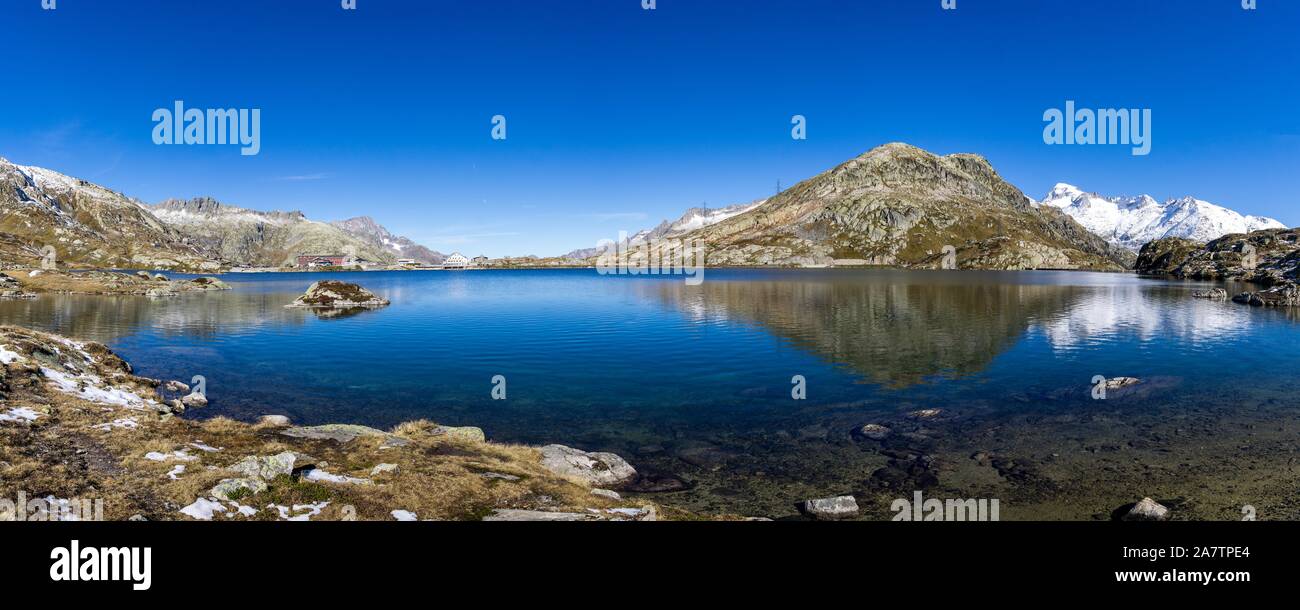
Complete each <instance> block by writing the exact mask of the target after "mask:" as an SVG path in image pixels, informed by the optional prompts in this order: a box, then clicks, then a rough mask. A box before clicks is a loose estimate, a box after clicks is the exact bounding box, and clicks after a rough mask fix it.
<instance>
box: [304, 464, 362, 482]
mask: <svg viewBox="0 0 1300 610" xmlns="http://www.w3.org/2000/svg"><path fill="white" fill-rule="evenodd" d="M303 476H305V477H306V479H307V480H308V481H324V482H326V483H350V484H354V485H369V484H371V483H373V482H374V481H371V480H370V479H362V478H358V477H349V476H346V475H338V474H330V473H328V472H325V471H324V470H321V469H319V468H312V469H311V470H308V471H307V473H306V474H305V475H303Z"/></svg>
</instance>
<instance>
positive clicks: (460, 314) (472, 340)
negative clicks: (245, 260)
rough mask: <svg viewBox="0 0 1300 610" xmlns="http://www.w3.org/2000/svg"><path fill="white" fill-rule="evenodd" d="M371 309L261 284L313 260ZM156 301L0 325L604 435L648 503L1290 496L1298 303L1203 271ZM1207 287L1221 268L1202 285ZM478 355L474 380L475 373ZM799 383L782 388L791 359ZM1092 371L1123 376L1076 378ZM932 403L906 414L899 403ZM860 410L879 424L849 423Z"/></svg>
mask: <svg viewBox="0 0 1300 610" xmlns="http://www.w3.org/2000/svg"><path fill="white" fill-rule="evenodd" d="M326 278H338V279H343V280H346V281H353V282H358V283H360V284H362V285H364V286H365V287H367V288H369V289H371V290H373V291H375V292H377V293H379V294H381V295H383V296H384V297H387V298H388V299H391V300H392V302H393V304H392V305H391V306H390V307H387V308H384V309H379V310H374V311H363V312H361V313H358V314H355V315H347V316H340V317H333V318H325V317H318V316H317V315H316V314H314V313H312V312H309V311H303V310H298V309H285V308H284V305H285V304H287V303H289V302H290V301H292V300H293V299H294V297H296V296H297V295H299V294H301V293H302V292H303V291H304V290H305V289H306V288H307V286H308V285H309V284H310V283H311V282H313V281H316V280H321V279H326ZM223 279H224V280H226V281H227V282H230V283H231V285H232V286H234V289H233V290H231V291H226V292H221V293H210V294H190V295H184V296H182V297H179V298H174V299H164V300H151V299H148V298H144V297H101V296H82V295H45V296H42V297H41V298H39V299H36V300H33V301H7V302H0V323H3V324H17V325H23V326H28V327H33V328H39V329H44V330H51V331H55V332H59V333H63V334H66V335H70V336H73V337H77V338H81V339H91V340H95V341H101V342H104V343H106V344H108V345H109V346H111V347H112V348H113V349H114V350H116V351H117V353H118V354H120V355H121V356H123V357H124V358H126V359H127V360H128V361H129V362H131V363H132V364H133V366H134V367H135V368H136V371H137V373H139V374H141V375H145V376H149V377H157V378H163V379H180V380H183V381H187V382H188V381H189V379H190V378H191V377H192V376H193V375H203V376H205V377H206V378H207V393H208V397H209V399H210V400H211V405H210V406H209V407H207V408H206V409H203V410H199V411H191V413H190V414H187V417H211V416H216V415H225V416H230V417H235V418H239V419H245V420H253V419H256V418H257V417H258V416H260V415H263V414H268V413H278V414H284V415H288V416H289V417H290V418H292V419H293V420H294V421H295V422H296V423H302V424H314V423H326V422H354V423H364V424H369V425H373V426H376V427H389V426H392V425H394V424H397V423H399V422H402V421H404V420H409V419H416V418H428V419H432V420H435V421H438V422H440V423H446V424H452V425H475V426H480V427H482V428H483V429H484V430H485V431H486V432H487V434H488V436H489V438H492V439H495V440H499V441H508V442H525V443H534V444H540V443H550V442H560V443H564V444H569V445H573V446H576V447H580V448H583V449H588V450H608V451H614V452H617V453H619V454H621V455H623V456H625V457H626V458H628V460H629V461H631V462H632V463H633V464H634V465H635V466H637V467H638V469H639V470H642V471H644V472H646V473H648V474H650V475H652V476H653V477H656V478H658V480H660V481H679V482H681V483H684V484H685V485H686V486H687V487H688V489H686V490H685V491H677V492H673V493H658V494H655V500H656V501H659V502H662V503H664V504H668V505H677V506H681V507H684V508H688V509H693V510H700V511H713V512H729V513H736V514H742V515H761V516H768V517H774V518H780V517H785V516H790V515H793V514H795V510H794V508H793V505H794V503H795V502H796V501H798V500H801V499H805V498H808V497H824V496H829V495H838V494H842V493H854V494H856V495H858V496H859V498H860V502H861V503H862V504H863V505H864V510H865V511H866V513H867V516H869V517H872V518H888V517H890V516H891V515H892V513H890V512H889V510H888V505H889V500H890V499H891V498H895V497H907V498H910V497H911V493H912V491H913V490H915V489H921V490H924V491H925V493H926V494H927V497H938V498H998V499H1000V501H1001V514H1002V517H1003V518H1004V519H1016V518H1024V519H1043V518H1046V519H1100V518H1108V516H1109V511H1111V510H1112V509H1114V508H1117V507H1119V506H1120V505H1122V504H1124V503H1126V502H1132V501H1135V500H1137V499H1139V498H1141V497H1142V496H1146V495H1149V496H1153V497H1156V498H1157V499H1161V500H1163V501H1167V502H1168V503H1169V504H1170V505H1171V506H1172V507H1173V508H1175V512H1176V514H1178V515H1179V516H1180V518H1203V519H1231V518H1235V516H1236V515H1238V514H1239V512H1240V506H1242V505H1244V504H1251V505H1252V506H1255V507H1257V510H1259V511H1260V513H1259V514H1260V518H1288V519H1295V518H1300V514H1298V513H1297V511H1300V508H1297V502H1296V493H1295V492H1294V491H1293V490H1294V482H1295V481H1296V479H1297V468H1296V465H1295V459H1294V456H1295V452H1296V451H1297V442H1296V439H1297V438H1300V436H1298V435H1297V433H1298V432H1300V430H1298V429H1297V428H1296V421H1297V419H1300V418H1297V411H1296V408H1297V407H1300V401H1298V400H1297V398H1296V392H1295V387H1296V384H1295V381H1296V378H1295V374H1296V371H1297V370H1298V369H1300V324H1297V322H1298V321H1300V320H1297V316H1296V315H1295V314H1289V313H1287V312H1285V311H1275V310H1263V309H1256V308H1250V307H1246V306H1241V305H1237V304H1234V303H1231V302H1226V303H1225V302H1215V301H1207V300H1201V299H1194V298H1191V296H1190V294H1191V292H1192V291H1193V290H1198V289H1204V288H1205V287H1206V286H1207V284H1204V283H1190V282H1178V281H1170V280H1164V279H1147V278H1138V277H1135V276H1132V275H1123V274H1098V273H1071V272H987V273H985V272H937V271H936V272H903V271H857V270H825V271H817V270H789V271H769V270H710V271H708V272H707V274H706V275H705V281H704V283H703V284H702V285H700V286H688V285H686V284H685V283H684V282H683V280H682V278H681V277H675V278H673V277H611V276H600V275H598V274H596V272H595V271H594V270H539V271H472V272H379V273H341V274H248V275H244V274H232V275H227V276H223ZM1228 288H1229V291H1230V292H1232V291H1233V290H1235V289H1236V288H1238V287H1237V286H1229V287H1228ZM495 375H503V376H505V378H506V383H507V386H506V390H507V399H506V400H493V399H492V395H491V391H492V388H493V383H492V378H493V376H495ZM795 375H801V376H803V378H804V379H805V380H806V389H807V398H806V399H805V400H794V399H792V397H791V388H792V383H791V379H792V377H794V376H795ZM1094 375H1105V376H1107V377H1115V376H1133V377H1139V378H1142V379H1143V380H1145V382H1144V383H1143V384H1142V385H1141V386H1138V387H1137V388H1136V389H1135V390H1132V391H1125V392H1119V393H1116V394H1115V395H1113V396H1110V397H1108V398H1107V400H1103V401H1098V400H1093V399H1092V397H1091V393H1090V380H1091V379H1092V378H1093V376H1094ZM930 408H936V409H942V412H941V413H940V414H939V415H938V416H937V417H933V418H917V417H913V416H910V415H908V413H910V412H912V411H915V410H918V409H930ZM865 423H880V424H883V425H886V426H889V427H890V428H891V429H893V434H892V435H891V436H890V437H889V438H887V439H885V440H883V441H872V440H870V439H862V438H855V437H854V436H853V435H852V434H851V431H852V430H853V429H855V428H856V427H858V426H861V425H862V424H865Z"/></svg>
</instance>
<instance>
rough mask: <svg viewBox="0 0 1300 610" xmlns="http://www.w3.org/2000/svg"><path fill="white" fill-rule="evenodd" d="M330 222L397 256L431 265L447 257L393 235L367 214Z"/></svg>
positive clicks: (440, 262) (437, 263) (439, 262)
mask: <svg viewBox="0 0 1300 610" xmlns="http://www.w3.org/2000/svg"><path fill="white" fill-rule="evenodd" d="M330 224H332V225H334V226H336V227H338V228H340V229H342V230H343V231H344V232H346V233H347V234H348V235H351V236H353V237H355V238H357V239H361V240H365V241H366V242H368V243H370V245H371V246H373V247H375V248H377V249H383V250H387V251H388V252H390V253H391V254H392V255H393V256H395V257H397V258H409V259H413V260H416V261H420V262H422V263H429V264H433V265H439V264H442V261H443V260H445V259H446V258H447V255H446V254H443V253H441V252H438V251H436V250H430V249H428V248H426V247H424V246H421V245H420V244H417V243H415V242H413V241H411V240H410V239H408V238H406V237H402V236H400V235H393V234H392V233H390V232H389V231H388V229H385V228H384V227H383V226H382V225H380V224H379V223H377V222H375V219H373V218H371V217H369V216H357V217H356V218H349V219H347V220H338V221H334V222H332V223H330Z"/></svg>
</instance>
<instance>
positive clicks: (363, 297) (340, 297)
mask: <svg viewBox="0 0 1300 610" xmlns="http://www.w3.org/2000/svg"><path fill="white" fill-rule="evenodd" d="M388 304H389V301H388V299H385V298H382V297H379V296H378V295H376V294H375V293H373V292H370V291H369V290H366V289H365V288H362V287H361V286H358V285H356V284H353V283H350V282H340V281H338V280H324V281H320V282H316V283H314V284H312V285H311V286H310V287H309V288H307V292H305V293H303V295H302V296H300V297H298V298H297V299H295V300H294V302H292V303H290V304H288V305H285V307H305V308H310V309H374V308H377V307H384V306H386V305H388Z"/></svg>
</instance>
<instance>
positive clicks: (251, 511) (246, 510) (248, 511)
mask: <svg viewBox="0 0 1300 610" xmlns="http://www.w3.org/2000/svg"><path fill="white" fill-rule="evenodd" d="M230 505H231V506H233V507H234V508H235V512H237V513H239V514H241V515H243V516H245V517H252V516H253V515H256V514H257V509H256V508H253V507H251V506H244V505H243V504H240V503H238V502H236V501H234V500H231V501H230Z"/></svg>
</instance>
